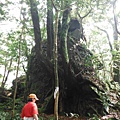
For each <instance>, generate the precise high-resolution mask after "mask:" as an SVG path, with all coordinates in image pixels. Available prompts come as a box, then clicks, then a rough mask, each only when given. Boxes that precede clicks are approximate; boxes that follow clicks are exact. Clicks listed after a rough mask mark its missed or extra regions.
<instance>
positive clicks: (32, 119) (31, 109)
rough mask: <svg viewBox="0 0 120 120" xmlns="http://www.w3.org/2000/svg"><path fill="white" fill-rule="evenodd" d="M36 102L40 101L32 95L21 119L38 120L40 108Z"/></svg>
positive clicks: (23, 109)
mask: <svg viewBox="0 0 120 120" xmlns="http://www.w3.org/2000/svg"><path fill="white" fill-rule="evenodd" d="M36 100H39V99H38V98H37V96H36V95H35V94H30V95H29V98H28V103H27V104H25V105H24V107H23V108H22V113H21V118H22V120H38V107H37V105H36V103H35V102H36Z"/></svg>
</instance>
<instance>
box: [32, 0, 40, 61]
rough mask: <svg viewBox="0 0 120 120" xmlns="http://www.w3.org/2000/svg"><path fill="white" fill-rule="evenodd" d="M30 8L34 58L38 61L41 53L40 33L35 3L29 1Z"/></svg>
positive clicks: (33, 0)
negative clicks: (33, 37)
mask: <svg viewBox="0 0 120 120" xmlns="http://www.w3.org/2000/svg"><path fill="white" fill-rule="evenodd" d="M30 7H31V16H32V22H33V27H34V36H35V51H36V56H37V58H38V59H39V58H40V53H41V31H40V24H39V16H38V9H37V2H36V1H35V0H30Z"/></svg>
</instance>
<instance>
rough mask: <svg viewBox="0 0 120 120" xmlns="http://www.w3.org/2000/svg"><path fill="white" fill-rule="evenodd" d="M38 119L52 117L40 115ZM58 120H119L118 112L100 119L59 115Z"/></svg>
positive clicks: (52, 116)
mask: <svg viewBox="0 0 120 120" xmlns="http://www.w3.org/2000/svg"><path fill="white" fill-rule="evenodd" d="M40 117H42V118H44V120H54V115H53V114H51V115H47V114H44V113H42V114H40ZM58 118H59V120H120V111H119V113H112V114H109V115H106V116H102V117H99V118H98V117H97V116H94V117H92V118H85V117H80V116H71V117H69V116H60V115H59V117H58Z"/></svg>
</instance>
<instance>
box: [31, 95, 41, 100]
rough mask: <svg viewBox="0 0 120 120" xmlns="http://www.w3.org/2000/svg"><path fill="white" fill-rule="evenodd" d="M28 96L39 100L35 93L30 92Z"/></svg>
mask: <svg viewBox="0 0 120 120" xmlns="http://www.w3.org/2000/svg"><path fill="white" fill-rule="evenodd" d="M29 98H34V99H36V100H39V99H38V98H37V96H36V95H35V94H30V95H29Z"/></svg>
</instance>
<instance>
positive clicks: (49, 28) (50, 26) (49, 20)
mask: <svg viewBox="0 0 120 120" xmlns="http://www.w3.org/2000/svg"><path fill="white" fill-rule="evenodd" d="M53 34H54V30H53V7H52V3H51V0H47V56H48V58H49V59H51V58H52V56H53V53H52V51H53V39H54V35H53Z"/></svg>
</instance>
